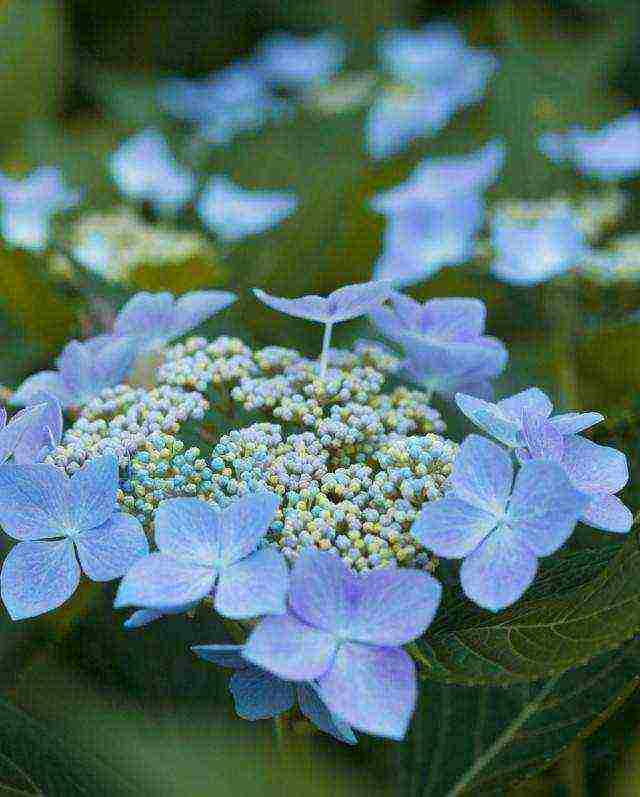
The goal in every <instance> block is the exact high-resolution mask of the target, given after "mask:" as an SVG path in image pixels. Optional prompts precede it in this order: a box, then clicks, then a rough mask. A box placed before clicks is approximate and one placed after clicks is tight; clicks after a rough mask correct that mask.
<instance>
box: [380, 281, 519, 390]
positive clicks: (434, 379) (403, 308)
mask: <svg viewBox="0 0 640 797" xmlns="http://www.w3.org/2000/svg"><path fill="white" fill-rule="evenodd" d="M389 301H390V304H389V306H386V305H385V306H383V307H379V308H376V309H374V310H372V311H370V316H371V319H372V320H373V322H374V324H375V325H376V326H377V327H378V328H379V329H380V331H381V332H382V333H383V334H384V335H386V336H387V337H388V338H390V339H391V340H394V341H395V342H396V343H399V344H400V345H402V347H403V348H404V350H405V354H406V356H407V361H406V363H405V371H406V373H407V375H408V376H409V377H410V378H411V379H412V380H413V381H416V382H417V383H419V384H421V385H423V386H424V387H425V388H427V389H429V390H432V391H436V392H438V393H442V394H443V395H445V396H451V395H453V394H454V393H455V392H456V391H458V390H462V389H466V390H468V391H470V392H473V393H475V394H476V395H487V394H490V392H491V387H490V384H489V382H490V380H491V379H494V378H495V377H496V376H498V375H499V374H500V373H501V372H502V371H503V370H504V367H505V365H506V362H507V357H508V354H507V351H506V349H505V347H504V345H503V344H502V343H501V342H500V341H499V340H497V339H496V338H493V337H491V336H489V335H485V334H483V333H484V325H485V317H486V308H485V305H484V303H483V302H481V301H479V300H478V299H430V300H429V301H427V302H425V303H424V304H420V303H419V302H416V301H415V300H414V299H411V298H410V297H408V296H404V295H403V294H401V293H397V292H395V291H394V292H393V293H392V294H391V296H390V297H389ZM463 386H464V387H463Z"/></svg>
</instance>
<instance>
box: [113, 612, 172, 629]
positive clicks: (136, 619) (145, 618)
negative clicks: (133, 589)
mask: <svg viewBox="0 0 640 797" xmlns="http://www.w3.org/2000/svg"><path fill="white" fill-rule="evenodd" d="M161 617H164V612H160V611H158V610H157V609H138V611H137V612H134V613H133V614H132V615H131V617H129V619H128V620H125V621H124V623H123V624H122V625H123V627H124V628H142V626H145V625H148V624H149V623H153V622H154V621H155V620H159V619H160V618H161Z"/></svg>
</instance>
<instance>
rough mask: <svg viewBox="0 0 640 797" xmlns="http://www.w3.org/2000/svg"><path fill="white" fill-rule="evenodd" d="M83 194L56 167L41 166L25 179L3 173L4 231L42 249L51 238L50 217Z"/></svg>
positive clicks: (21, 242) (0, 180) (0, 184)
mask: <svg viewBox="0 0 640 797" xmlns="http://www.w3.org/2000/svg"><path fill="white" fill-rule="evenodd" d="M80 196H81V193H80V191H78V190H76V189H73V188H69V187H68V186H67V185H66V184H65V182H64V179H63V177H62V172H61V171H60V169H58V168H57V167H53V166H40V167H39V168H37V169H35V170H34V171H33V172H32V173H31V174H30V175H28V176H27V177H25V178H24V179H23V180H15V179H12V178H10V177H5V176H0V204H1V205H2V215H1V224H2V235H3V236H4V238H5V239H6V240H7V241H9V243H12V244H14V245H16V246H22V247H24V248H25V249H32V250H34V251H40V250H42V249H44V248H45V246H46V245H47V242H48V239H49V229H50V222H51V217H52V216H53V215H54V214H55V213H58V212H60V211H63V210H68V209H69V208H72V207H74V206H75V205H77V204H78V202H79V201H80Z"/></svg>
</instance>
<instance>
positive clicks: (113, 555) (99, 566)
mask: <svg viewBox="0 0 640 797" xmlns="http://www.w3.org/2000/svg"><path fill="white" fill-rule="evenodd" d="M75 543H76V547H77V550H78V558H79V559H80V564H81V565H82V570H83V571H84V572H85V573H86V574H87V576H89V578H90V579H91V580H92V581H111V579H113V578H119V577H120V576H123V575H124V574H125V573H126V572H127V570H129V568H130V567H131V566H132V565H133V563H134V562H135V561H137V560H138V559H140V557H141V556H145V555H146V554H148V553H149V543H148V542H147V538H146V536H145V533H144V531H143V530H142V526H141V525H140V522H139V521H138V520H137V518H135V517H133V515H127V514H125V513H124V512H116V513H115V514H113V515H112V516H111V517H110V518H109V520H107V521H106V523H103V524H102V525H101V526H98V527H97V528H93V529H89V530H88V531H84V532H83V533H82V534H80V535H78V536H77V537H76V538H75Z"/></svg>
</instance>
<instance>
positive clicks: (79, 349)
mask: <svg viewBox="0 0 640 797" xmlns="http://www.w3.org/2000/svg"><path fill="white" fill-rule="evenodd" d="M137 353H138V344H137V341H136V340H135V339H133V338H117V337H113V336H109V335H99V336H97V337H95V338H90V339H89V340H85V341H84V342H83V343H81V342H80V341H78V340H72V341H71V342H70V343H68V344H67V345H66V346H65V348H64V349H63V351H62V354H60V356H59V357H58V359H57V360H56V366H57V369H58V370H57V371H39V372H38V373H36V374H33V376H29V377H27V379H25V381H24V382H23V383H22V384H21V385H20V387H19V388H18V389H17V390H16V392H15V393H14V394H13V396H12V397H11V403H12V404H14V405H15V406H24V405H25V404H29V403H31V401H32V400H33V399H34V397H35V396H37V395H38V394H39V393H43V392H44V393H49V394H51V395H52V396H54V397H55V398H56V399H58V401H59V402H60V404H61V405H62V406H63V407H64V408H67V407H78V406H81V405H82V404H86V403H87V401H89V400H90V399H91V398H93V396H95V395H97V394H98V393H100V392H101V391H102V390H104V389H105V388H106V387H113V386H114V385H118V384H120V383H121V382H122V381H123V380H124V379H125V378H126V376H127V374H128V373H129V371H130V369H131V366H132V365H133V362H134V360H135V358H136V355H137Z"/></svg>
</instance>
